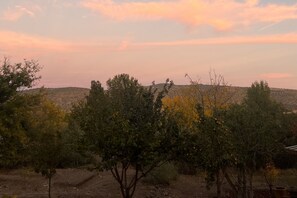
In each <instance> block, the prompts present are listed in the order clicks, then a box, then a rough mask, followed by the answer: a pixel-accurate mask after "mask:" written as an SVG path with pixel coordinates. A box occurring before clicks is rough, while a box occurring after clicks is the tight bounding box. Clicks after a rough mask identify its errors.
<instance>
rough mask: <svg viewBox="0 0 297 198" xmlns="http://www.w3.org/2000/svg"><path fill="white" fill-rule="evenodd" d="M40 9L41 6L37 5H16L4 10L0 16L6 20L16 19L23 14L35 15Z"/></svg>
mask: <svg viewBox="0 0 297 198" xmlns="http://www.w3.org/2000/svg"><path fill="white" fill-rule="evenodd" d="M40 11H41V8H40V7H39V6H38V5H30V6H23V5H17V6H15V7H14V8H8V9H7V10H5V11H4V12H3V14H2V16H1V17H0V18H1V19H2V20H6V21H17V20H19V19H20V18H22V17H24V16H28V17H35V16H36V14H37V13H38V12H40Z"/></svg>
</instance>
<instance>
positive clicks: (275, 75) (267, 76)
mask: <svg viewBox="0 0 297 198" xmlns="http://www.w3.org/2000/svg"><path fill="white" fill-rule="evenodd" d="M260 77H261V78H264V79H286V78H290V77H292V75H291V74H288V73H267V74H261V75H260Z"/></svg>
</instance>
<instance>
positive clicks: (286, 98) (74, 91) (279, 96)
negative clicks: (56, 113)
mask: <svg viewBox="0 0 297 198" xmlns="http://www.w3.org/2000/svg"><path fill="white" fill-rule="evenodd" d="M155 86H156V88H158V89H161V88H162V84H157V85H155ZM189 86H190V85H174V86H173V87H172V89H171V90H170V92H169V95H170V96H174V95H177V94H179V93H180V92H181V90H183V89H185V88H187V87H189ZM201 87H202V89H207V88H208V87H209V85H201ZM44 90H45V92H46V93H47V96H48V98H49V99H50V100H52V101H54V102H55V103H56V104H58V105H59V106H60V107H62V108H63V109H65V110H70V109H71V106H72V104H75V103H77V102H78V101H80V100H82V99H83V98H84V97H85V96H86V95H87V94H88V93H89V89H87V88H77V87H66V88H45V89H44ZM231 90H232V93H233V97H232V102H233V103H240V102H241V101H242V99H243V98H244V96H245V95H246V91H247V87H231ZM37 91H39V89H31V90H27V91H25V92H27V93H34V92H37ZM271 97H272V98H273V99H274V100H276V101H277V102H280V103H282V104H283V105H284V106H285V107H286V108H288V109H290V110H295V111H297V90H292V89H278V88H271Z"/></svg>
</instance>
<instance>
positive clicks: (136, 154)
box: [73, 74, 174, 198]
mask: <svg viewBox="0 0 297 198" xmlns="http://www.w3.org/2000/svg"><path fill="white" fill-rule="evenodd" d="M170 86H171V83H169V82H168V81H167V82H166V84H165V85H164V89H163V90H162V91H159V92H157V90H156V89H154V88H153V87H152V86H151V87H150V88H145V87H143V86H141V85H140V84H139V83H138V81H137V80H136V79H135V78H133V77H129V75H127V74H121V75H117V76H115V77H114V78H113V79H110V80H108V81H107V90H106V91H105V90H104V89H103V88H102V86H101V84H100V83H99V82H95V81H93V82H92V83H91V91H90V94H89V96H88V97H87V98H86V102H85V103H82V104H81V105H79V106H78V107H76V108H75V109H74V111H73V117H75V119H76V120H77V122H78V123H79V125H80V127H81V129H82V130H83V131H84V133H85V137H86V139H87V140H88V143H89V145H90V148H89V149H90V150H91V151H93V152H94V153H95V154H97V155H99V156H100V158H101V160H100V165H101V167H102V168H103V169H104V170H109V171H111V173H112V175H113V176H114V178H115V179H116V181H117V182H118V183H119V185H120V189H121V194H122V196H123V197H125V198H129V197H132V196H133V195H134V192H135V189H136V185H137V182H138V181H139V180H140V179H141V178H143V177H144V176H146V175H147V174H148V173H149V172H150V171H152V170H153V169H154V168H155V167H157V166H159V165H160V164H162V162H166V161H167V160H168V158H169V156H170V151H171V148H172V142H173V141H174V138H173V136H171V133H170V132H171V128H170V126H169V125H168V123H169V121H168V117H167V110H166V109H165V108H163V104H162V98H163V97H164V96H165V94H166V93H167V92H168V89H169V88H170ZM131 168H132V169H134V171H133V173H131V171H128V170H131Z"/></svg>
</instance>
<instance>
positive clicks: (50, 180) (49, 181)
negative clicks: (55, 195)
mask: <svg viewBox="0 0 297 198" xmlns="http://www.w3.org/2000/svg"><path fill="white" fill-rule="evenodd" d="M51 185H52V176H51V175H50V176H49V177H48V198H51Z"/></svg>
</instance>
